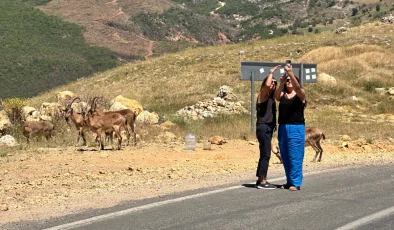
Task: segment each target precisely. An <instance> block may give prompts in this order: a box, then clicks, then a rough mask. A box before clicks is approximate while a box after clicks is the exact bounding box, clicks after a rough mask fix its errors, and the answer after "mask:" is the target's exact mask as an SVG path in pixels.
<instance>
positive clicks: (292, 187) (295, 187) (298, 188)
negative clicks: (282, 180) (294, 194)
mask: <svg viewBox="0 0 394 230" xmlns="http://www.w3.org/2000/svg"><path fill="white" fill-rule="evenodd" d="M289 190H290V191H299V190H301V187H300V186H290V188H289Z"/></svg>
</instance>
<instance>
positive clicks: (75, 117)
mask: <svg viewBox="0 0 394 230" xmlns="http://www.w3.org/2000/svg"><path fill="white" fill-rule="evenodd" d="M76 100H79V101H81V99H80V98H79V97H76V98H74V99H73V100H72V101H71V102H70V103H68V104H67V105H66V107H65V109H64V110H63V112H64V118H65V119H66V122H67V123H69V122H70V120H71V121H72V122H73V123H74V125H75V127H76V128H77V130H78V138H77V144H78V143H79V139H80V138H81V137H82V140H83V143H82V145H83V146H85V145H86V138H85V128H86V127H87V124H86V121H85V119H84V117H83V115H82V114H80V113H76V112H75V111H74V110H73V108H72V107H71V106H72V104H73V103H74V102H75V101H76Z"/></svg>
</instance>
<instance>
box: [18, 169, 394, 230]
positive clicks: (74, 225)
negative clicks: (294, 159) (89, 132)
mask: <svg viewBox="0 0 394 230" xmlns="http://www.w3.org/2000/svg"><path fill="white" fill-rule="evenodd" d="M273 181H274V182H275V183H277V184H282V183H283V182H285V181H284V179H283V178H278V179H277V180H273ZM118 209H122V210H118ZM89 218H90V219H89ZM21 226H22V225H20V227H21ZM24 226H25V227H26V228H23V229H43V228H49V229H52V230H54V229H81V230H82V229H84V230H93V229H94V230H99V229H103V230H104V229H105V230H108V229H138V230H140V229H291V230H296V229H303V230H304V229H341V230H346V229H353V228H355V229H394V165H388V166H367V167H360V168H348V169H341V170H334V171H327V172H324V173H319V174H309V175H306V176H305V178H304V186H303V187H302V190H301V191H297V192H291V191H288V190H284V189H275V190H262V189H261V190H259V189H255V188H253V187H252V184H251V183H242V182H240V183H239V184H238V185H229V186H227V187H220V188H215V189H210V190H199V191H197V192H196V191H194V192H187V193H182V194H177V195H174V196H172V197H168V199H161V200H157V199H150V200H145V201H139V202H132V203H129V204H125V205H123V206H118V207H115V208H113V209H112V210H111V209H107V210H96V211H94V212H92V213H87V214H82V215H78V216H70V217H65V218H62V219H57V220H53V221H48V222H43V223H29V225H24Z"/></svg>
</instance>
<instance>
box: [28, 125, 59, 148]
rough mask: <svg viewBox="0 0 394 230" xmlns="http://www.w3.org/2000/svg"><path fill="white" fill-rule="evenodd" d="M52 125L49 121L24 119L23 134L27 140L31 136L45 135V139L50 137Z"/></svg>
mask: <svg viewBox="0 0 394 230" xmlns="http://www.w3.org/2000/svg"><path fill="white" fill-rule="evenodd" d="M53 130H54V126H53V124H52V123H51V122H49V121H24V123H23V136H25V137H26V139H27V142H28V143H30V139H31V138H32V137H33V136H45V138H46V139H47V140H49V139H51V137H52V132H53Z"/></svg>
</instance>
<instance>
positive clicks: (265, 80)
mask: <svg viewBox="0 0 394 230" xmlns="http://www.w3.org/2000/svg"><path fill="white" fill-rule="evenodd" d="M267 80H268V76H267V77H265V78H264V80H263V84H261V86H263V85H265V83H266V82H267ZM274 81H275V87H276V85H278V82H277V81H276V80H275V78H272V82H274ZM271 84H272V83H271Z"/></svg>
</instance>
